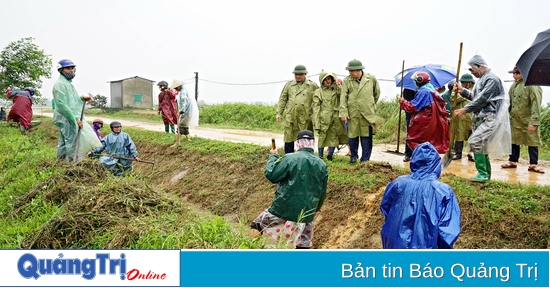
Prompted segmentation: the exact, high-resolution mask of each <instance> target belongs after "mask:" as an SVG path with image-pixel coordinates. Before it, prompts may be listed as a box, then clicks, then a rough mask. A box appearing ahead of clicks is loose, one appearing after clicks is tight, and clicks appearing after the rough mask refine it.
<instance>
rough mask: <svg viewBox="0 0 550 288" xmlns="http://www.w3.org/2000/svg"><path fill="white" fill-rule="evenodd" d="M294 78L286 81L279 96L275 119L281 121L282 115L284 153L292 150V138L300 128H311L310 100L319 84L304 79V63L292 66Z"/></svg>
mask: <svg viewBox="0 0 550 288" xmlns="http://www.w3.org/2000/svg"><path fill="white" fill-rule="evenodd" d="M293 73H294V80H292V81H288V82H287V83H286V84H285V87H284V88H283V91H282V92H281V95H280V96H279V103H278V104H277V115H276V116H275V120H276V121H277V122H281V119H282V117H284V127H285V128H284V129H285V131H284V141H285V153H292V152H294V140H296V137H297V136H298V132H299V131H301V130H313V123H312V121H311V115H312V113H313V111H312V110H311V102H312V101H313V92H315V90H317V88H319V86H318V85H317V84H316V83H315V82H313V81H311V80H309V79H306V75H307V69H306V67H305V66H304V65H297V66H296V67H295V68H294V71H293Z"/></svg>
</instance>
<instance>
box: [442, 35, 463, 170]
mask: <svg viewBox="0 0 550 288" xmlns="http://www.w3.org/2000/svg"><path fill="white" fill-rule="evenodd" d="M461 63H462V42H460V52H459V54H458V67H457V68H456V83H458V79H459V74H460V64H461ZM457 98H458V91H457V92H455V93H454V95H453V107H452V109H451V124H450V128H451V129H449V139H450V141H449V150H447V153H445V156H443V160H442V161H441V166H442V167H443V169H445V168H447V166H449V164H451V162H452V161H453V159H452V153H451V149H453V147H455V139H454V138H455V135H454V134H455V128H456V127H455V126H456V125H457V124H456V117H455V114H454V112H455V111H454V109H455V107H456V101H457Z"/></svg>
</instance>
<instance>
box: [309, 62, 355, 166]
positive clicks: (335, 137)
mask: <svg viewBox="0 0 550 288" xmlns="http://www.w3.org/2000/svg"><path fill="white" fill-rule="evenodd" d="M336 79H337V78H336V74H334V73H330V72H326V71H322V72H321V74H320V75H319V82H320V83H321V88H319V89H317V90H315V93H314V94H313V104H312V106H313V117H312V119H313V127H315V132H316V133H317V137H319V138H318V139H319V143H318V145H317V146H318V148H317V150H318V152H319V158H321V159H323V152H324V149H325V147H329V148H328V155H327V160H329V161H332V156H333V155H334V150H335V149H336V147H338V146H339V145H341V144H347V143H348V136H347V131H346V127H345V125H344V123H343V122H342V121H340V117H338V109H339V108H340V85H338V84H337V82H336Z"/></svg>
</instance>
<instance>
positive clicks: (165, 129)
mask: <svg viewBox="0 0 550 288" xmlns="http://www.w3.org/2000/svg"><path fill="white" fill-rule="evenodd" d="M169 129H170V125H168V124H164V133H168V132H170V130H169Z"/></svg>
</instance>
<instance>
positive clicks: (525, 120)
mask: <svg viewBox="0 0 550 288" xmlns="http://www.w3.org/2000/svg"><path fill="white" fill-rule="evenodd" d="M509 94H510V104H511V105H510V106H511V107H510V126H511V130H512V131H511V132H512V144H517V145H526V146H537V147H540V146H542V141H541V139H540V128H539V126H540V111H541V104H542V89H541V88H540V86H525V82H524V81H523V79H521V80H520V81H518V82H514V84H512V86H510V90H509ZM529 125H533V126H535V127H536V130H535V132H529V130H528V127H529Z"/></svg>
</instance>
